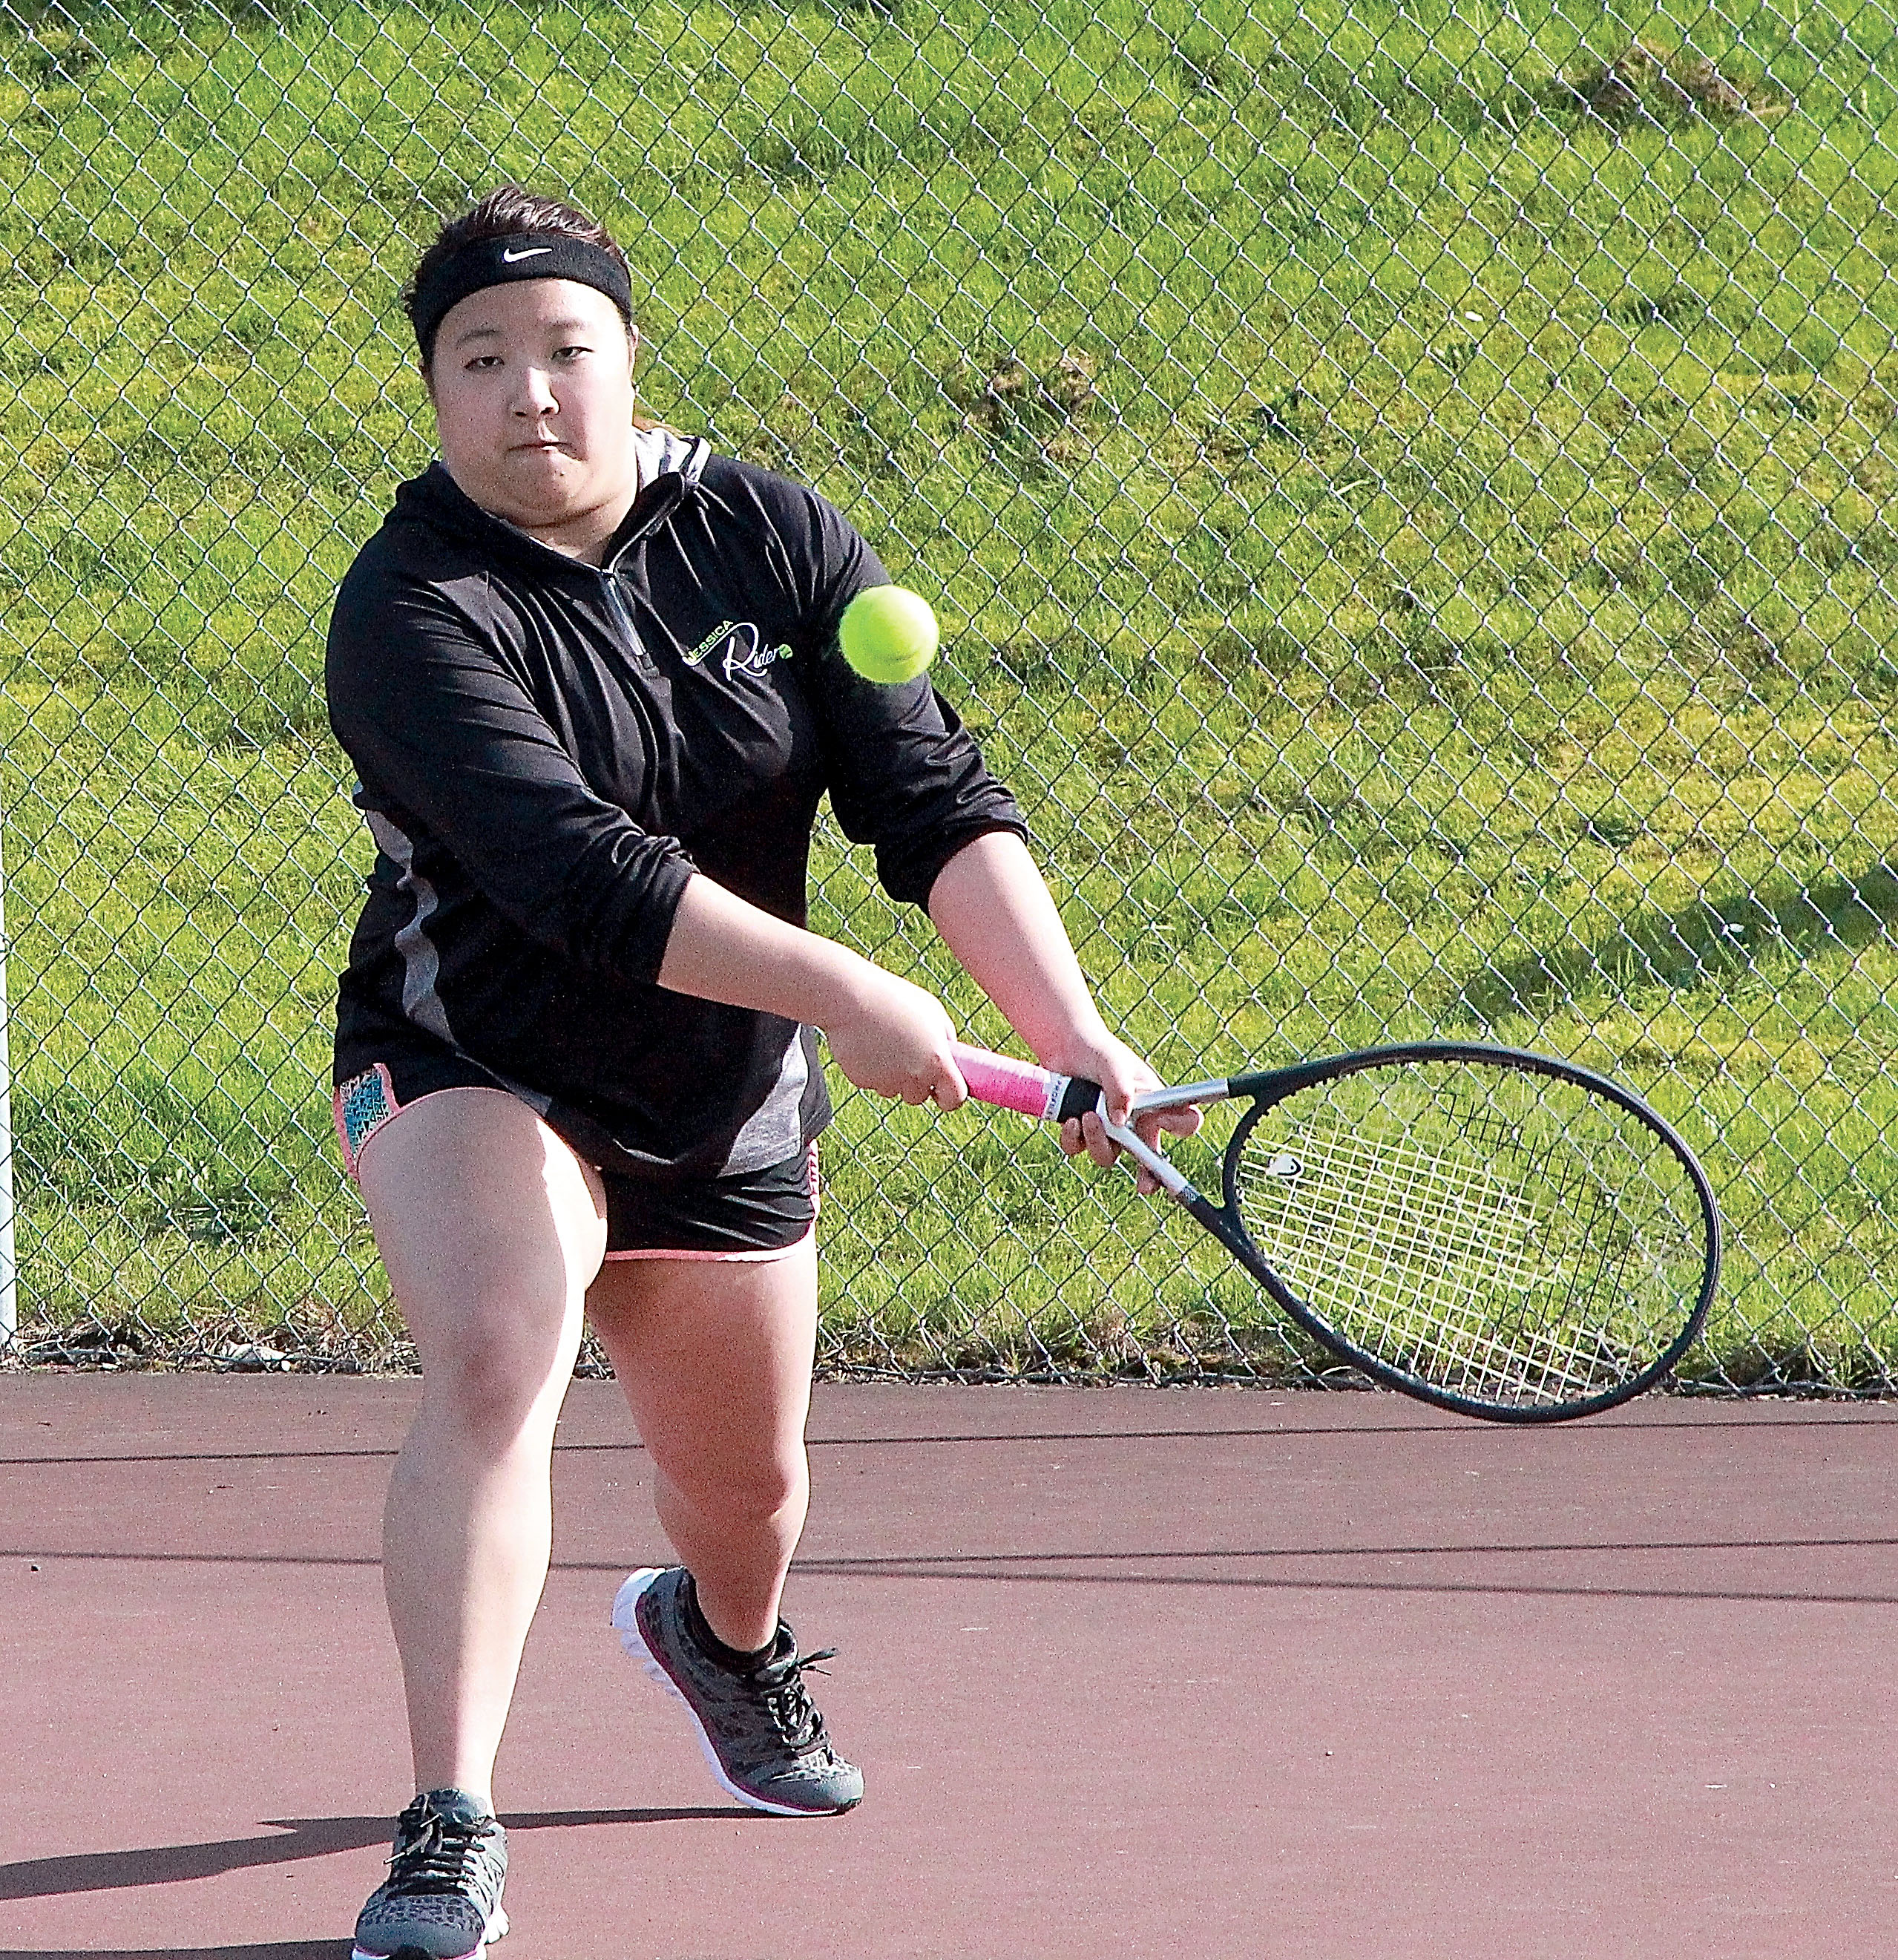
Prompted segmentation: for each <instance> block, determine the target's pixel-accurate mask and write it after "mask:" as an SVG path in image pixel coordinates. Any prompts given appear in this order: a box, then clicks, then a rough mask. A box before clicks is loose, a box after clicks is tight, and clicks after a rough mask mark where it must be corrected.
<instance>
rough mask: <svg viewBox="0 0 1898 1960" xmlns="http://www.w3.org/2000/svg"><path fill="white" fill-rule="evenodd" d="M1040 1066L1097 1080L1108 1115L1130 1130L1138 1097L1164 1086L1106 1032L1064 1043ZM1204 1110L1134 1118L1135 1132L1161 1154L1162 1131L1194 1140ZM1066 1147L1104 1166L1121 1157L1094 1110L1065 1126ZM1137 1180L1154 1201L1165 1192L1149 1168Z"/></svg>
mask: <svg viewBox="0 0 1898 1960" xmlns="http://www.w3.org/2000/svg"><path fill="white" fill-rule="evenodd" d="M1041 1065H1042V1067H1043V1068H1051V1069H1054V1070H1057V1071H1059V1072H1060V1074H1063V1075H1073V1076H1079V1077H1083V1078H1084V1079H1085V1080H1088V1081H1089V1082H1098V1083H1099V1084H1100V1085H1101V1087H1102V1090H1103V1091H1104V1093H1105V1096H1106V1098H1107V1113H1108V1116H1109V1117H1110V1118H1111V1119H1112V1121H1113V1122H1114V1123H1115V1124H1117V1125H1119V1126H1120V1127H1121V1128H1126V1127H1127V1117H1128V1115H1129V1114H1130V1109H1131V1106H1132V1103H1133V1099H1134V1098H1135V1097H1136V1096H1140V1095H1143V1094H1144V1093H1146V1091H1147V1090H1151V1089H1159V1088H1162V1087H1165V1084H1164V1083H1162V1081H1161V1080H1160V1078H1159V1077H1158V1076H1157V1075H1156V1074H1154V1072H1153V1071H1152V1069H1150V1068H1148V1066H1147V1065H1146V1063H1145V1062H1143V1061H1142V1060H1141V1059H1140V1057H1139V1056H1138V1055H1136V1054H1135V1053H1134V1052H1133V1050H1132V1049H1131V1048H1129V1047H1128V1046H1127V1045H1126V1043H1125V1042H1118V1041H1116V1040H1115V1039H1114V1037H1113V1036H1111V1035H1110V1034H1107V1033H1102V1034H1100V1035H1098V1036H1095V1037H1094V1038H1092V1039H1086V1040H1076V1041H1075V1042H1072V1043H1070V1044H1067V1045H1063V1047H1062V1048H1060V1049H1059V1050H1058V1051H1057V1052H1054V1053H1053V1054H1051V1055H1046V1056H1044V1057H1043V1058H1042V1059H1041ZM1199 1127H1200V1112H1199V1111H1198V1110H1197V1109H1194V1108H1192V1107H1191V1106H1189V1107H1187V1108H1185V1109H1149V1110H1147V1111H1145V1112H1143V1113H1142V1114H1141V1115H1140V1116H1138V1117H1137V1118H1135V1119H1134V1122H1133V1134H1135V1135H1136V1136H1137V1137H1138V1138H1140V1141H1141V1142H1142V1143H1143V1144H1146V1145H1148V1146H1149V1148H1152V1149H1155V1150H1157V1149H1158V1148H1159V1142H1160V1135H1161V1132H1162V1131H1165V1132H1167V1133H1168V1134H1170V1135H1172V1136H1175V1137H1190V1136H1191V1135H1192V1134H1193V1133H1194V1131H1196V1130H1197V1129H1198V1128H1199ZM1061 1147H1062V1149H1063V1150H1065V1151H1066V1152H1067V1154H1068V1155H1069V1156H1070V1157H1079V1156H1081V1155H1082V1154H1083V1153H1086V1156H1087V1157H1089V1158H1090V1159H1092V1161H1093V1162H1094V1163H1097V1164H1100V1165H1102V1166H1105V1165H1108V1164H1111V1163H1113V1162H1114V1159H1115V1158H1116V1157H1118V1156H1119V1155H1120V1154H1121V1147H1120V1145H1119V1144H1117V1143H1115V1142H1114V1139H1113V1138H1111V1137H1110V1136H1109V1135H1108V1134H1107V1131H1106V1130H1105V1128H1103V1126H1102V1122H1101V1119H1100V1118H1099V1116H1098V1115H1096V1114H1094V1113H1093V1112H1089V1114H1088V1115H1085V1116H1082V1117H1079V1118H1070V1119H1069V1120H1068V1121H1067V1122H1065V1123H1063V1125H1061ZM1135 1176H1136V1179H1137V1182H1138V1184H1139V1186H1140V1192H1141V1193H1142V1195H1143V1196H1148V1197H1150V1196H1151V1195H1152V1194H1153V1193H1154V1192H1156V1191H1158V1190H1159V1188H1160V1183H1159V1179H1157V1178H1156V1177H1155V1176H1154V1175H1153V1173H1152V1172H1151V1171H1150V1170H1149V1169H1147V1168H1146V1166H1145V1165H1140V1166H1137V1167H1136V1171H1135Z"/></svg>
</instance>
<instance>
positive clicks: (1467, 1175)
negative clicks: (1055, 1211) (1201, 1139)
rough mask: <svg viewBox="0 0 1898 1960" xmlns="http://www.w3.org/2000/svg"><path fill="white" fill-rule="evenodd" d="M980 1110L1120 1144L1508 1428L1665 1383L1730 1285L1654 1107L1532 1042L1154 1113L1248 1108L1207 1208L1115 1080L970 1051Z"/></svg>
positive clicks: (1326, 1323)
mask: <svg viewBox="0 0 1898 1960" xmlns="http://www.w3.org/2000/svg"><path fill="white" fill-rule="evenodd" d="M955 1058H956V1061H957V1064H958V1065H959V1067H960V1068H961V1069H962V1076H963V1079H964V1080H965V1081H966V1082H967V1083H968V1088H969V1093H970V1094H971V1096H974V1097H976V1098H977V1099H978V1100H980V1101H981V1102H984V1103H993V1104H995V1105H997V1106H999V1107H1000V1108H1003V1109H1015V1110H1019V1111H1020V1112H1022V1114H1024V1115H1029V1116H1035V1117H1038V1118H1041V1119H1043V1120H1044V1121H1046V1122H1063V1121H1065V1120H1066V1119H1067V1118H1069V1117H1071V1116H1079V1115H1083V1114H1084V1113H1085V1112H1087V1111H1089V1110H1095V1109H1099V1110H1101V1115H1102V1122H1103V1123H1104V1124H1105V1126H1106V1129H1107V1133H1108V1135H1109V1136H1110V1137H1111V1138H1113V1139H1114V1141H1115V1142H1116V1143H1117V1144H1119V1145H1120V1146H1121V1148H1122V1149H1123V1150H1125V1151H1126V1152H1127V1153H1128V1154H1129V1155H1130V1157H1133V1158H1134V1159H1135V1160H1136V1161H1137V1162H1138V1163H1141V1164H1143V1165H1144V1166H1146V1169H1148V1170H1149V1171H1150V1172H1151V1173H1152V1174H1153V1176H1155V1177H1156V1178H1157V1179H1159V1181H1160V1182H1161V1184H1162V1185H1164V1186H1165V1188H1166V1190H1167V1191H1168V1192H1169V1193H1170V1194H1171V1195H1172V1196H1173V1197H1174V1198H1176V1199H1178V1201H1179V1202H1180V1203H1181V1204H1182V1205H1184V1207H1185V1208H1186V1209H1187V1211H1189V1212H1191V1214H1192V1215H1193V1216H1194V1218H1196V1219H1197V1220H1198V1221H1199V1222H1200V1224H1202V1225H1203V1226H1204V1227H1205V1228H1206V1229H1207V1231H1209V1232H1210V1233H1212V1234H1213V1237H1214V1238H1216V1239H1218V1240H1219V1243H1220V1244H1221V1245H1222V1246H1224V1247H1225V1248H1226V1250H1227V1251H1228V1252H1230V1253H1231V1254H1232V1256H1233V1257H1234V1258H1235V1259H1237V1260H1238V1262H1239V1263H1240V1265H1241V1266H1243V1267H1244V1268H1245V1270H1246V1271H1247V1272H1248V1273H1249V1274H1251V1277H1252V1278H1253V1279H1254V1280H1255V1281H1257V1284H1259V1286H1260V1287H1262V1288H1263V1289H1264V1291H1265V1292H1266V1293H1267V1294H1268V1295H1269V1296H1270V1297H1271V1299H1272V1300H1273V1301H1274V1302H1275V1303H1276V1304H1277V1305H1278V1306H1280V1308H1281V1309H1283V1311H1284V1312H1285V1313H1287V1314H1288V1315H1289V1316H1291V1318H1292V1319H1293V1320H1294V1321H1296V1322H1297V1323H1298V1325H1299V1326H1300V1327H1302V1328H1304V1329H1305V1331H1306V1332H1308V1333H1309V1334H1310V1335H1312V1336H1313V1337H1314V1338H1315V1339H1317V1340H1318V1341H1321V1342H1322V1343H1323V1344H1324V1346H1325V1347H1326V1348H1328V1349H1329V1350H1330V1351H1331V1352H1332V1353H1333V1354H1335V1355H1337V1357H1339V1358H1340V1360H1344V1361H1346V1362H1349V1363H1350V1364H1351V1365H1352V1366H1353V1367H1355V1368H1358V1369H1360V1370H1362V1372H1363V1373H1365V1374H1366V1375H1368V1376H1370V1377H1371V1378H1372V1379H1373V1380H1374V1381H1377V1382H1381V1383H1385V1385H1386V1386H1388V1387H1391V1388H1394V1389H1402V1390H1403V1391H1404V1393H1405V1394H1407V1395H1415V1396H1416V1397H1417V1398H1419V1399H1420V1400H1421V1401H1423V1402H1434V1403H1435V1404H1437V1405H1439V1407H1441V1408H1448V1409H1455V1410H1457V1411H1460V1412H1461V1413H1462V1414H1466V1415H1475V1416H1484V1417H1487V1418H1489V1419H1491V1420H1492V1421H1499V1422H1556V1421H1563V1420H1564V1419H1565V1418H1569V1417H1572V1416H1582V1415H1592V1414H1596V1413H1597V1412H1598V1411H1601V1410H1602V1409H1606V1408H1613V1407H1614V1405H1616V1404H1617V1402H1626V1400H1627V1399H1628V1398H1629V1397H1630V1396H1631V1395H1639V1393H1640V1392H1642V1389H1646V1388H1649V1387H1652V1386H1653V1384H1654V1383H1656V1382H1658V1380H1659V1379H1661V1376H1664V1374H1666V1373H1667V1372H1668V1370H1669V1369H1670V1368H1671V1367H1673V1366H1674V1363H1676V1362H1677V1360H1679V1359H1680V1357H1681V1355H1682V1354H1684V1353H1685V1352H1686V1351H1687V1348H1688V1346H1689V1344H1690V1343H1691V1342H1692V1341H1693V1338H1694V1337H1695V1335H1696V1334H1698V1333H1699V1331H1700V1327H1701V1324H1702V1322H1703V1321H1704V1320H1705V1319H1706V1314H1707V1307H1708V1305H1709V1302H1710V1301H1711V1300H1712V1298H1713V1290H1714V1286H1715V1281H1717V1279H1718V1277H1719V1271H1720V1214H1719V1211H1718V1207H1717V1206H1716V1205H1715V1202H1714V1196H1713V1192H1712V1188H1710V1186H1709V1184H1708V1182H1707V1179H1706V1173H1704V1172H1703V1171H1702V1169H1701V1168H1700V1166H1699V1164H1698V1163H1696V1161H1695V1160H1694V1157H1693V1153H1692V1152H1691V1151H1690V1150H1689V1149H1688V1148H1687V1145H1686V1144H1684V1143H1683V1142H1682V1141H1681V1140H1680V1138H1679V1137H1678V1136H1677V1135H1676V1134H1674V1131H1673V1130H1672V1129H1671V1128H1669V1127H1668V1125H1667V1124H1666V1123H1665V1122H1664V1121H1663V1120H1662V1119H1661V1118H1660V1117H1659V1116H1658V1115H1655V1112H1654V1111H1653V1110H1652V1109H1649V1108H1648V1106H1647V1105H1646V1104H1645V1103H1643V1102H1642V1100H1641V1099H1640V1098H1639V1096H1635V1095H1633V1094H1631V1093H1629V1091H1628V1090H1626V1089H1623V1088H1622V1087H1620V1085H1619V1084H1618V1083H1613V1082H1610V1081H1609V1080H1607V1079H1606V1078H1605V1077H1602V1076H1599V1075H1594V1074H1591V1073H1590V1072H1589V1071H1588V1070H1586V1069H1583V1068H1575V1067H1574V1066H1573V1065H1572V1064H1570V1063H1568V1062H1563V1061H1551V1060H1550V1059H1549V1058H1547V1057H1546V1056H1544V1055H1530V1054H1528V1053H1525V1052H1522V1051H1521V1050H1518V1049H1515V1048H1478V1047H1471V1046H1467V1045H1464V1044H1462V1043H1459V1042H1417V1043H1414V1044H1412V1045H1408V1046H1406V1047H1401V1048H1372V1049H1368V1050H1365V1051H1364V1052H1362V1053H1359V1054H1356V1055H1335V1056H1333V1057H1332V1058H1331V1059H1330V1060H1328V1061H1308V1062H1305V1063H1302V1064H1299V1065H1297V1066H1296V1067H1293V1068H1276V1069H1268V1070H1267V1071H1264V1072H1263V1073H1261V1074H1251V1075H1235V1076H1229V1077H1225V1078H1223V1079H1222V1080H1216V1081H1211V1082H1195V1083H1187V1084H1184V1085H1182V1086H1181V1087H1178V1088H1175V1089H1159V1090H1152V1091H1151V1092H1150V1093H1148V1094H1146V1095H1143V1096H1138V1097H1137V1098H1136V1099H1135V1100H1134V1104H1133V1108H1134V1110H1135V1112H1136V1113H1138V1112H1142V1111H1145V1110H1153V1109H1179V1108H1181V1107H1182V1106H1185V1105H1187V1104H1188V1103H1197V1104H1200V1105H1202V1106H1204V1105H1210V1104H1216V1103H1231V1104H1233V1105H1235V1106H1236V1109H1237V1114H1238V1122H1237V1123H1236V1125H1235V1127H1234V1128H1233V1131H1232V1137H1231V1138H1230V1140H1229V1141H1228V1143H1227V1144H1226V1155H1225V1160H1224V1162H1223V1163H1222V1165H1221V1166H1220V1172H1219V1178H1220V1185H1219V1188H1220V1190H1221V1192H1222V1195H1223V1199H1224V1201H1223V1202H1222V1203H1219V1204H1216V1203H1214V1202H1213V1200H1212V1199H1211V1198H1207V1197H1204V1196H1203V1195H1201V1194H1200V1192H1198V1191H1197V1190H1196V1189H1195V1188H1194V1186H1193V1185H1191V1183H1189V1182H1187V1179H1186V1178H1185V1177H1184V1176H1182V1175H1181V1173H1180V1172H1179V1170H1178V1169H1176V1168H1175V1166H1173V1165H1172V1163H1169V1162H1168V1160H1166V1159H1165V1157H1162V1156H1161V1155H1160V1154H1159V1152H1158V1151H1157V1150H1153V1149H1152V1148H1151V1147H1149V1145H1148V1144H1146V1143H1144V1142H1143V1141H1141V1139H1140V1138H1139V1137H1137V1136H1136V1135H1135V1134H1133V1131H1132V1129H1131V1128H1123V1127H1121V1126H1120V1125H1115V1124H1112V1123H1107V1122H1106V1115H1105V1110H1104V1109H1102V1108H1101V1091H1100V1089H1099V1087H1098V1084H1096V1083H1092V1082H1087V1081H1083V1080H1079V1079H1078V1078H1070V1077H1066V1076H1059V1075H1054V1074H1049V1073H1048V1071H1046V1070H1044V1069H1040V1068H1035V1067H1034V1066H1033V1065H1032V1064H1030V1063H1027V1062H1022V1061H1013V1060H1012V1059H1010V1058H1009V1057H1007V1056H1006V1055H992V1054H990V1053H989V1052H987V1050H986V1049H981V1048H957V1050H956V1051H955Z"/></svg>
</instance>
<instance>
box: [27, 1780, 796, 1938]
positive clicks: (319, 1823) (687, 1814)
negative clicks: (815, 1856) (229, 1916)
mask: <svg viewBox="0 0 1898 1960" xmlns="http://www.w3.org/2000/svg"><path fill="white" fill-rule="evenodd" d="M755 1815H757V1813H756V1812H754V1811H750V1810H746V1809H742V1807H740V1806H739V1805H736V1804H726V1805H723V1806H701V1807H698V1808H695V1809H678V1810H572V1811H555V1812H535V1813H533V1814H531V1815H520V1814H518V1813H517V1812H511V1811H504V1812H503V1813H502V1815H501V1822H503V1823H504V1824H505V1825H507V1828H508V1831H510V1834H511V1833H513V1832H516V1831H558V1830H560V1829H562V1828H567V1827H571V1826H574V1825H590V1824H688V1823H691V1822H692V1821H693V1820H694V1819H695V1818H718V1819H719V1820H720V1821H721V1822H733V1820H740V1821H742V1820H747V1819H749V1818H752V1817H754V1816H755ZM265 1822H266V1823H267V1825H269V1828H271V1829H272V1830H275V1831H281V1832H282V1833H283V1835H282V1836H281V1837H280V1838H224V1839H223V1840H222V1841H220V1842H218V1843H215V1844H162V1845H158V1846H155V1847H152V1848H151V1849H148V1850H140V1851H92V1852H85V1853H80V1854H79V1855H78V1856H77V1857H65V1858H24V1859H22V1860H20V1861H19V1862H18V1863H16V1864H11V1865H0V1899H24V1898H51V1897H52V1896H54V1895H56V1894H59V1893H61V1892H108V1891H116V1890H118V1889H119V1888H122V1887H126V1886H132V1885H176V1884H177V1883H178V1882H180V1880H182V1879H211V1878H216V1877H218V1876H221V1874H223V1873H227V1872H240V1871H245V1870H248V1869H251V1868H253V1867H254V1866H259V1865H283V1864H288V1863H292V1862H294V1860H297V1859H299V1858H327V1857H329V1856H330V1855H331V1854H332V1853H335V1852H337V1851H358V1850H364V1849H366V1848H367V1847H369V1846H370V1845H374V1847H376V1848H377V1850H379V1851H381V1850H386V1847H387V1845H388V1844H389V1834H390V1833H391V1831H393V1829H394V1828H395V1820H394V1818H389V1817H291V1818H281V1819H280V1818H267V1819H266V1820H265ZM243 1950H244V1951H245V1952H249V1951H250V1949H249V1948H246V1949H243ZM258 1950H259V1952H261V1951H263V1950H264V1949H261V1948H260V1949H258ZM277 1950H278V1949H276V1948H275V1947H272V1948H270V1949H269V1951H270V1952H273V1953H274V1952H276V1951H277ZM288 1950H291V1949H285V1951H288ZM296 1950H298V1951H300V1950H301V1949H296ZM0 1960H10V1956H9V1955H7V1954H6V1953H5V1952H3V1951H0Z"/></svg>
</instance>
